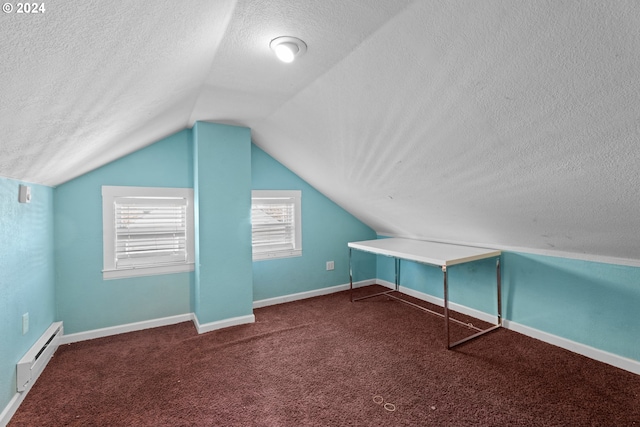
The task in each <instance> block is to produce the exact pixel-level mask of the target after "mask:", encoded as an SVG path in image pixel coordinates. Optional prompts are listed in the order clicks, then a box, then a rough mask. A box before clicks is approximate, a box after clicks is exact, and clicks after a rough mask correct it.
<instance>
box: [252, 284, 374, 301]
mask: <svg viewBox="0 0 640 427" xmlns="http://www.w3.org/2000/svg"><path fill="white" fill-rule="evenodd" d="M375 283H376V280H374V279H370V280H361V281H359V282H354V283H353V287H354V288H359V287H362V286H369V285H373V284H375ZM348 290H349V284H348V283H347V284H344V285H337V286H330V287H328V288H321V289H314V290H312V291H306V292H298V293H295V294H289V295H283V296H281V297H274V298H266V299H261V300H258V301H254V302H253V308H261V307H267V306H270V305H276V304H283V303H285V302H291V301H298V300H301V299H307V298H313V297H319V296H321V295H329V294H333V293H335V292H342V291H348Z"/></svg>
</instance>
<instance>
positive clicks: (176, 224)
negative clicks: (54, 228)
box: [102, 185, 195, 280]
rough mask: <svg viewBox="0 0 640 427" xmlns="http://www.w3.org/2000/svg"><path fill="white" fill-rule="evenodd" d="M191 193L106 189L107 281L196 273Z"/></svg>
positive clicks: (104, 199) (161, 188)
mask: <svg viewBox="0 0 640 427" xmlns="http://www.w3.org/2000/svg"><path fill="white" fill-rule="evenodd" d="M193 206H194V201H193V189H191V188H165V187H116V186H107V185H105V186H103V187H102V228H103V230H102V238H103V270H102V277H103V278H104V279H105V280H110V279H121V278H125V277H137V276H149V275H155V274H170V273H181V272H187V271H193V270H194V265H195V263H194V261H195V245H194V242H195V240H194V238H195V235H194V212H193Z"/></svg>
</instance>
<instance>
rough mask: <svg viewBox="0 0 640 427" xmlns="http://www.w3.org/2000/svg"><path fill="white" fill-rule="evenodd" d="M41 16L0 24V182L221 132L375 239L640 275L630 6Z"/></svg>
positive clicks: (637, 16) (433, 4)
mask: <svg viewBox="0 0 640 427" xmlns="http://www.w3.org/2000/svg"><path fill="white" fill-rule="evenodd" d="M45 7H46V10H45V12H44V13H40V14H18V13H16V10H13V11H12V12H11V13H2V15H1V16H0V36H1V39H0V47H1V49H0V101H1V102H0V132H1V135H0V176H5V177H9V178H15V179H20V180H24V181H30V182H34V183H42V184H46V185H51V186H55V185H58V184H61V183H63V182H65V181H68V180H70V179H72V178H74V177H76V176H78V175H81V174H83V173H85V172H87V171H89V170H92V169H94V168H96V167H99V166H101V165H103V164H105V163H107V162H109V161H112V160H114V159H116V158H118V157H121V156H123V155H125V154H128V153H130V152H132V151H135V150H137V149H139V148H141V147H143V146H146V145H148V144H150V143H153V142H154V141H157V140H158V139H161V138H162V137H164V136H167V135H169V134H171V133H174V132H176V131H178V130H181V129H184V128H188V127H191V126H192V125H193V123H194V122H195V121H197V120H206V121H214V122H221V123H230V124H238V125H242V126H247V127H250V128H251V129H252V136H253V140H254V142H255V143H256V144H257V145H258V146H259V147H261V148H262V149H264V150H265V151H266V152H268V153H269V154H271V155H272V156H273V157H275V158H276V159H277V160H279V161H280V162H281V163H283V164H284V165H285V166H287V167H288V168H290V169H291V170H292V171H294V172H295V173H297V174H298V175H300V176H301V177H302V178H303V179H305V180H306V181H307V182H309V183H310V184H311V185H313V186H314V187H316V188H317V189H318V190H320V191H321V192H323V193H324V194H325V195H327V196H328V197H329V198H331V199H332V200H334V201H335V202H336V203H338V204H339V205H341V206H342V207H344V208H345V209H347V210H348V211H350V212H351V213H353V214H354V215H355V216H357V217H358V218H360V219H361V220H362V221H364V222H365V223H367V224H369V225H370V226H371V227H373V228H374V229H375V230H376V231H378V232H379V233H382V234H392V235H399V236H406V237H413V238H419V239H426V240H443V241H449V242H459V243H471V244H478V245H486V246H497V247H507V248H528V249H532V250H541V251H545V250H551V251H559V252H563V253H574V254H578V255H579V254H586V255H595V256H599V257H604V258H606V257H612V258H623V259H628V260H640V220H639V219H638V218H640V215H639V212H640V191H639V188H640V172H639V171H640V140H639V139H640V138H639V137H640V54H639V52H640V2H637V1H635V0H629V1H623V0H617V1H569V0H558V1H542V0H531V1H518V2H514V1H511V0H501V1H493V0H481V1H477V0H457V1H456V0H454V1H452V0H418V1H407V0H394V1H387V0H339V1H338V0H325V1H317V0H298V1H290V0H272V1H267V0H237V1H233V0H215V1H214V0H188V1H178V2H176V1H172V2H169V1H159V0H148V1H146V0H145V1H143V0H138V1H97V0H65V1H51V2H45ZM282 35H290V36H296V37H299V38H301V39H303V40H304V41H305V42H306V43H307V45H308V51H307V53H306V54H305V55H304V56H303V57H301V58H299V59H298V60H297V61H295V62H294V63H292V64H283V63H281V62H279V61H278V60H277V59H276V58H275V57H274V56H273V52H272V51H271V50H270V49H269V42H270V41H271V40H272V39H273V38H275V37H278V36H282Z"/></svg>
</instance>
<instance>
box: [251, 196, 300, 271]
mask: <svg viewBox="0 0 640 427" xmlns="http://www.w3.org/2000/svg"><path fill="white" fill-rule="evenodd" d="M253 198H293V199H294V216H295V220H294V225H295V246H294V249H292V250H291V249H288V250H278V251H275V250H274V251H269V252H262V253H253V261H262V260H267V259H279V258H293V257H299V256H302V191H301V190H252V191H251V199H252V203H251V204H252V206H253Z"/></svg>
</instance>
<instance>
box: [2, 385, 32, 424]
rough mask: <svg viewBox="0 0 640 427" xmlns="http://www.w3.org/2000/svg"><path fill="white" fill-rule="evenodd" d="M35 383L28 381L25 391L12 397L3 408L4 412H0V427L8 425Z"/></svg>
mask: <svg viewBox="0 0 640 427" xmlns="http://www.w3.org/2000/svg"><path fill="white" fill-rule="evenodd" d="M35 383H36V382H35V381H30V382H29V383H28V384H27V388H26V389H25V391H23V392H22V393H16V394H14V395H13V397H12V398H11V400H10V401H9V403H8V404H7V406H5V408H4V410H3V411H2V412H0V426H2V427H6V426H7V424H9V421H11V417H13V415H14V414H15V413H16V411H17V410H18V408H19V407H20V404H21V403H22V401H23V400H24V398H25V397H27V393H29V390H31V387H33V385H34V384H35Z"/></svg>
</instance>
